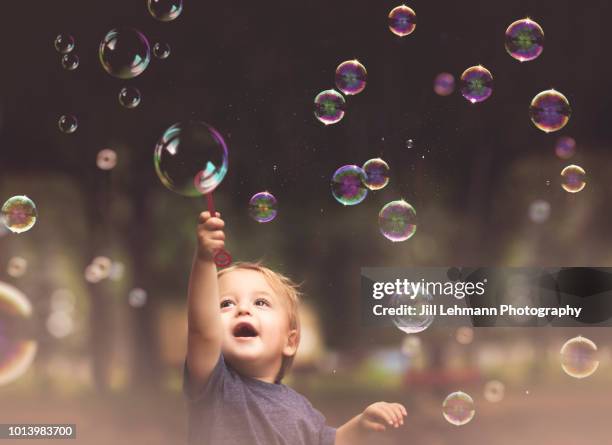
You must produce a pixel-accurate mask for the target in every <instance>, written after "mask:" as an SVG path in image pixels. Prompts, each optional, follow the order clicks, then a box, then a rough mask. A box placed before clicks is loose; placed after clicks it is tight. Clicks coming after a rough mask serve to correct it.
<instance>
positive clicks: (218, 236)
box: [210, 230, 225, 241]
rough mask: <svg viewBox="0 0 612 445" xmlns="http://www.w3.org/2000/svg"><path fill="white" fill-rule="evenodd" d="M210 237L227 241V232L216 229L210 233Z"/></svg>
mask: <svg viewBox="0 0 612 445" xmlns="http://www.w3.org/2000/svg"><path fill="white" fill-rule="evenodd" d="M210 239H212V240H216V241H225V232H224V231H223V230H215V231H214V232H212V233H211V234H210Z"/></svg>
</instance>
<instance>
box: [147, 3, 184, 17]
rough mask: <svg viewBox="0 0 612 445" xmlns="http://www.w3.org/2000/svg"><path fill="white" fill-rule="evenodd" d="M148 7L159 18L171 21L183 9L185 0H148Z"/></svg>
mask: <svg viewBox="0 0 612 445" xmlns="http://www.w3.org/2000/svg"><path fill="white" fill-rule="evenodd" d="M147 8H148V9H149V12H150V13H151V15H152V16H153V17H154V18H156V19H157V20H159V21H162V22H170V21H172V20H174V19H175V18H177V17H178V16H179V15H180V14H181V12H182V11H183V0H147Z"/></svg>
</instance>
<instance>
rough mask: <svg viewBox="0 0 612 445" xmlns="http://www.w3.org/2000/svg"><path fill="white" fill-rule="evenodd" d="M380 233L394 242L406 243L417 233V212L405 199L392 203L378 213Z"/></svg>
mask: <svg viewBox="0 0 612 445" xmlns="http://www.w3.org/2000/svg"><path fill="white" fill-rule="evenodd" d="M378 225H379V227H380V233H382V234H383V235H384V236H385V238H387V239H389V240H391V241H393V242H399V241H406V240H407V239H409V238H411V237H412V236H413V235H414V233H415V232H416V228H417V222H416V211H415V210H414V207H412V206H411V205H410V204H408V203H407V202H406V201H404V200H403V199H400V200H398V201H391V202H390V203H388V204H386V205H385V206H384V207H383V208H382V209H381V210H380V212H379V213H378Z"/></svg>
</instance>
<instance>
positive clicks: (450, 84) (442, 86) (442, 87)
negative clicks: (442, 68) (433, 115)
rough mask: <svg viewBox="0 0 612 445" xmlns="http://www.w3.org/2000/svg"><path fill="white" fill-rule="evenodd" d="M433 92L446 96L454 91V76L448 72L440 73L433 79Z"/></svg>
mask: <svg viewBox="0 0 612 445" xmlns="http://www.w3.org/2000/svg"><path fill="white" fill-rule="evenodd" d="M433 89H434V91H435V93H436V94H437V95H438V96H448V95H449V94H452V93H453V91H455V77H454V76H453V75H452V74H450V73H440V74H438V75H437V76H436V78H435V79H434V87H433Z"/></svg>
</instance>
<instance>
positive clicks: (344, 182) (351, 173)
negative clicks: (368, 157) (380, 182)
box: [331, 165, 368, 206]
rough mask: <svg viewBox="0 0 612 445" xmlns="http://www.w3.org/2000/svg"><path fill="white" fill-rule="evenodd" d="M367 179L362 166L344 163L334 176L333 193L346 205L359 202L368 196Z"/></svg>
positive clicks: (337, 199) (332, 182)
mask: <svg viewBox="0 0 612 445" xmlns="http://www.w3.org/2000/svg"><path fill="white" fill-rule="evenodd" d="M365 181H366V174H365V172H364V171H363V169H362V168H361V167H358V166H356V165H343V166H342V167H340V168H339V169H338V170H336V172H335V173H334V175H333V176H332V181H331V189H332V195H333V196H334V198H336V201H338V202H339V203H340V204H343V205H345V206H353V205H356V204H359V203H360V202H361V201H363V200H364V199H365V198H366V196H368V189H367V188H366V186H365V185H364V184H365Z"/></svg>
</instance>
